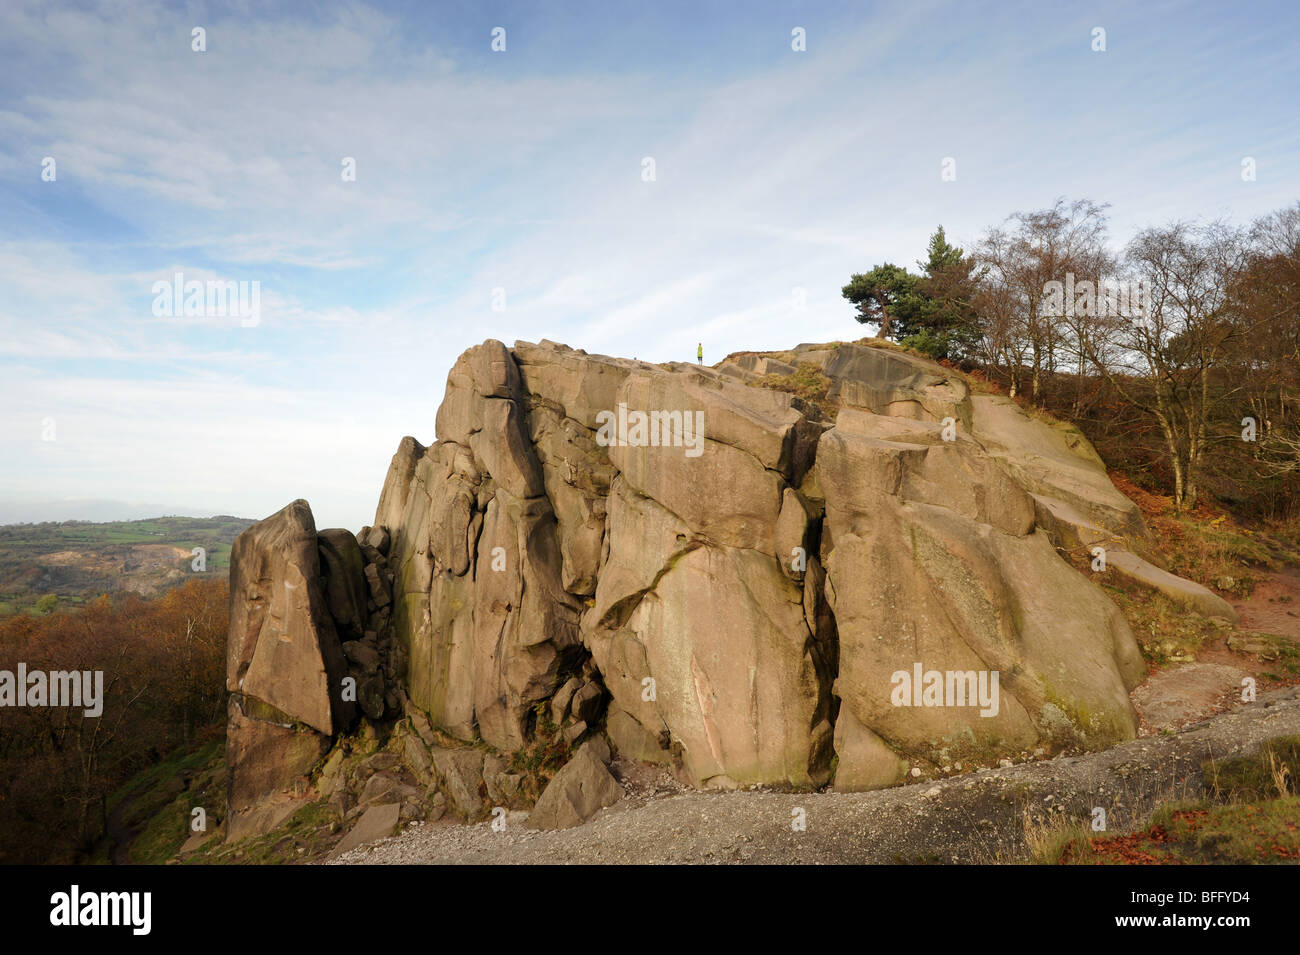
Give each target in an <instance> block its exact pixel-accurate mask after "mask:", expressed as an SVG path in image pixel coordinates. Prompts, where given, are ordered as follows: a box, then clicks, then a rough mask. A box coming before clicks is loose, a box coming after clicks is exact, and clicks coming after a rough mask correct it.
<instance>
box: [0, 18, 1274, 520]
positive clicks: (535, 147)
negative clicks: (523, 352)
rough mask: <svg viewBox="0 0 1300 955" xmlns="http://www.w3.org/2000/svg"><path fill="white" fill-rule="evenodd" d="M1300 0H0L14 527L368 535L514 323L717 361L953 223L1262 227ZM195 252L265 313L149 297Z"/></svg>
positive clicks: (841, 307)
mask: <svg viewBox="0 0 1300 955" xmlns="http://www.w3.org/2000/svg"><path fill="white" fill-rule="evenodd" d="M624 8H625V9H624ZM1298 10H1300V8H1298V7H1297V5H1295V4H1294V3H1250V2H1246V3H1238V4H1226V3H1225V4H1185V3H1159V2H1157V3H1150V4H1143V5H1141V6H1137V5H1128V4H1115V5H1111V4H1104V3H1102V4H1094V3H1086V4H1085V3H1068V4H1066V3H1060V4H1056V3H1052V4H1044V3H1027V4H977V3H969V2H966V3H954V4H940V3H930V4H927V3H916V2H905V3H898V4H889V3H885V4H865V3H783V4H780V3H762V2H758V3H746V4H736V3H723V2H703V3H680V4H674V3H656V4H626V5H625V4H610V3H608V2H604V3H590V4H586V3H539V2H537V0H529V2H526V3H491V2H481V0H474V2H450V3H436V4H435V3H428V4H423V3H401V4H382V3H376V4H362V3H355V4H345V5H336V4H323V3H322V4H310V3H294V4H281V5H277V4H273V3H271V4H266V3H255V4H253V3H250V4H247V5H240V4H212V5H207V4H151V3H147V2H132V3H107V2H106V3H78V4H67V5H63V4H57V3H26V2H23V0H18V2H13V0H9V2H6V3H5V4H3V5H2V6H0V64H3V65H0V407H2V408H3V409H4V410H3V413H2V414H0V447H3V448H4V449H5V452H4V457H3V458H0V521H15V520H35V519H56V518H72V517H82V516H88V515H90V514H94V515H97V516H98V515H106V514H108V512H109V511H111V512H112V516H127V514H128V513H130V514H136V515H137V516H148V515H150V514H153V513H157V512H158V511H159V510H169V511H184V512H187V513H196V514H210V513H218V512H222V513H236V514H240V515H244V516H248V517H263V516H265V515H267V514H269V513H271V512H272V511H274V510H277V509H278V508H279V507H281V506H283V505H284V504H285V503H287V502H288V501H290V500H292V499H294V498H296V497H305V498H307V499H308V500H309V501H311V503H312V505H313V509H314V510H315V512H316V517H317V523H318V525H319V526H321V527H325V526H347V527H352V528H353V529H356V528H358V527H360V526H361V525H362V524H365V523H368V522H369V521H370V520H371V519H372V517H373V514H374V506H375V502H376V501H377V499H378V496H379V489H380V485H381V482H382V480H383V476H384V473H385V471H386V469H387V465H388V460H389V458H390V456H391V454H392V452H393V450H394V449H395V448H396V447H397V444H398V441H399V440H400V438H401V437H402V436H403V435H405V434H412V435H414V436H416V437H417V438H419V439H420V440H421V441H425V442H427V441H431V440H432V439H433V421H434V413H435V411H436V409H437V405H438V403H439V401H440V399H441V397H442V391H443V385H444V382H445V379H446V374H447V370H448V369H449V368H450V366H451V364H452V363H453V362H454V360H455V358H456V356H457V355H458V354H459V353H460V352H461V351H463V350H464V349H465V348H467V347H469V346H470V345H473V344H476V343H478V342H480V341H482V340H484V339H486V338H499V339H502V340H504V341H506V342H507V343H511V342H513V341H515V340H516V339H523V340H529V341H536V340H539V339H542V338H550V339H552V340H556V341H562V342H565V343H567V344H570V345H572V346H574V347H578V348H585V349H587V350H588V351H593V352H602V353H606V354H618V355H626V356H635V357H639V358H643V359H649V360H654V361H664V360H670V359H689V358H693V357H694V351H695V344H696V342H697V341H700V340H703V342H704V346H705V357H706V360H707V361H709V362H713V361H716V360H717V359H719V358H721V357H722V356H723V355H724V354H726V353H727V352H730V351H734V350H739V349H751V348H783V347H789V346H791V345H794V344H796V343H798V342H800V341H814V340H829V339H846V338H856V337H860V336H861V334H863V331H864V330H863V329H862V327H861V326H859V325H857V324H856V323H855V322H854V321H853V314H854V313H853V309H852V307H851V306H850V305H849V304H848V303H847V302H845V301H844V300H843V299H842V298H841V297H840V288H841V286H842V285H844V284H845V282H847V280H848V277H849V275H850V274H851V273H852V272H855V271H863V270H865V269H867V268H870V267H871V266H872V265H873V264H877V263H879V262H881V261H885V260H892V261H895V262H898V263H900V264H910V263H912V262H914V261H915V260H916V259H917V258H919V257H921V255H922V254H923V251H924V247H925V243H926V239H927V238H928V236H929V234H930V233H931V232H932V231H933V229H934V227H935V226H936V225H937V224H940V223H942V224H943V225H944V226H945V228H946V229H947V231H948V234H949V237H950V238H953V239H955V240H957V241H958V242H959V244H967V245H969V244H970V243H972V242H974V241H975V240H976V239H977V238H978V237H979V235H980V234H981V233H982V232H983V231H984V230H985V229H986V228H987V227H988V226H990V225H993V224H996V223H998V222H1000V221H1001V220H1003V219H1004V218H1005V217H1006V216H1007V215H1008V214H1009V213H1011V212H1013V211H1016V210H1024V209H1033V208H1039V207H1042V206H1045V205H1049V204H1051V202H1052V201H1053V200H1054V199H1055V198H1056V197H1058V196H1065V197H1067V198H1069V199H1074V198H1081V197H1087V198H1091V199H1094V200H1096V201H1099V202H1109V203H1110V204H1111V207H1112V208H1111V227H1112V228H1111V232H1112V237H1113V239H1114V241H1115V242H1116V244H1120V243H1122V242H1123V241H1124V240H1126V239H1127V238H1128V237H1129V236H1130V235H1131V234H1132V232H1133V231H1134V230H1135V229H1137V228H1139V227H1141V226H1143V225H1148V224H1157V223H1161V222H1165V221H1167V220H1169V219H1173V218H1192V217H1196V216H1201V217H1218V216H1225V217H1228V218H1230V219H1231V220H1233V221H1235V222H1239V223H1245V222H1248V221H1249V220H1250V219H1251V218H1253V217H1255V216H1257V215H1259V214H1262V213H1265V212H1268V211H1271V210H1273V209H1276V208H1279V207H1282V206H1285V205H1289V204H1291V203H1294V202H1295V201H1296V199H1297V198H1298V197H1300V159H1298V158H1297V157H1300V124H1297V123H1296V103H1297V102H1300V66H1298V65H1297V62H1296V56H1295V50H1296V46H1295V39H1294V38H1295V37H1296V36H1297V35H1300V12H1297V11H1298ZM195 27H202V28H203V29H204V30H205V31H206V41H207V49H206V51H205V52H201V53H200V52H194V51H193V50H192V49H191V31H192V30H193V29H194V28H195ZM494 27H503V28H504V29H505V31H506V49H505V51H504V52H494V51H493V50H492V49H491V46H490V45H491V41H492V36H491V34H492V30H493V28H494ZM796 27H802V28H803V29H804V30H805V32H806V37H807V41H806V42H807V49H806V51H804V52H796V51H794V50H792V49H791V31H792V30H793V29H794V28H796ZM1094 27H1102V28H1104V29H1105V31H1106V50H1105V52H1094V51H1093V50H1092V48H1091V46H1092V31H1093V28H1094ZM1247 156H1249V157H1253V158H1254V160H1255V162H1256V167H1257V179H1256V180H1255V181H1253V182H1243V181H1242V177H1241V161H1242V159H1243V157H1247ZM45 157H53V158H54V160H55V163H56V167H55V168H56V178H55V179H54V181H44V180H43V179H42V175H41V173H42V162H43V160H44V158H45ZM344 157H353V158H354V159H355V160H356V180H355V181H353V182H345V181H343V179H342V176H341V174H340V172H341V164H342V160H343V158H344ZM644 157H653V158H654V160H655V176H656V177H655V180H654V181H653V182H647V181H644V180H643V178H642V160H643V158H644ZM945 157H951V158H953V159H954V160H955V162H956V173H957V177H956V180H955V181H948V182H945V181H943V180H942V179H941V176H940V169H941V163H942V161H943V159H944V158H945ZM176 272H181V273H183V274H184V276H185V277H186V279H197V280H200V281H205V280H209V279H213V280H223V281H226V280H230V281H249V282H252V281H256V282H258V283H259V284H260V305H261V307H260V314H259V321H258V323H257V324H256V325H255V326H253V327H245V326H244V325H243V324H242V323H241V322H240V321H239V319H238V318H232V317H223V316H207V317H197V316H192V317H184V316H179V317H174V316H156V315H154V314H153V309H152V303H153V298H154V296H153V291H152V288H153V284H154V282H156V281H159V280H167V279H170V278H171V276H172V275H174V274H175V273H176ZM796 288H801V289H804V290H805V296H806V307H805V308H803V309H802V310H799V309H796V307H795V296H794V294H793V290H794V289H796ZM494 289H502V290H504V296H505V308H504V310H499V311H498V310H494V309H493V290H494ZM106 501H111V502H125V503H124V505H114V506H113V507H112V508H109V507H108V506H107V505H104V504H102V502H106Z"/></svg>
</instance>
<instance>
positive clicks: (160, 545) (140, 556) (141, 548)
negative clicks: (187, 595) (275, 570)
mask: <svg viewBox="0 0 1300 955" xmlns="http://www.w3.org/2000/svg"><path fill="white" fill-rule="evenodd" d="M253 523H254V521H252V520H249V519H247V518H242V517H229V516H220V517H205V518H199V517H155V518H151V519H149V520H143V521H113V522H110V523H102V524H101V523H91V522H88V521H62V522H58V523H52V522H51V523H43V524H7V525H3V526H0V615H4V614H12V613H28V612H32V611H33V610H34V609H35V608H36V605H37V602H38V601H40V600H41V598H42V597H46V596H47V595H54V596H56V597H57V598H58V603H59V605H64V606H66V605H69V604H80V603H84V602H85V601H87V600H91V599H94V598H95V597H97V596H98V595H100V594H102V593H108V592H111V591H116V590H131V591H135V592H136V593H140V594H144V595H154V594H158V593H161V592H163V591H165V590H167V589H169V588H171V587H173V586H175V585H176V584H179V583H181V582H183V581H184V580H186V579H187V578H189V577H193V576H196V575H197V572H196V571H195V570H193V562H194V559H195V557H194V548H196V547H202V548H203V549H204V551H205V557H206V561H207V569H206V573H207V574H225V573H226V572H227V571H228V570H229V567H230V546H231V544H232V543H234V540H235V538H236V537H238V536H239V534H240V533H241V532H242V531H243V530H244V528H246V527H248V526H249V525H250V524H253ZM44 603H45V604H49V603H50V601H48V600H47V601H44ZM42 609H43V608H42Z"/></svg>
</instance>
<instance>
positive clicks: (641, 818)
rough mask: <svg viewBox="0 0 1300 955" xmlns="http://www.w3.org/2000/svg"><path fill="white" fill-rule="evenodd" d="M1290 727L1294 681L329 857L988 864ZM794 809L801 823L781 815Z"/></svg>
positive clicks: (1145, 799)
mask: <svg viewBox="0 0 1300 955" xmlns="http://www.w3.org/2000/svg"><path fill="white" fill-rule="evenodd" d="M1296 733H1300V687H1287V688H1285V689H1281V690H1276V691H1272V692H1268V693H1264V694H1261V697H1260V700H1259V702H1257V703H1253V704H1250V705H1243V706H1239V707H1237V708H1235V709H1233V710H1232V711H1231V712H1228V713H1225V714H1223V715H1220V716H1216V717H1214V718H1212V719H1210V720H1207V721H1205V722H1203V723H1199V724H1197V725H1195V726H1192V727H1189V728H1188V729H1187V730H1185V731H1184V732H1181V733H1178V734H1176V735H1170V736H1150V737H1146V738H1143V739H1137V740H1133V741H1132V742H1129V743H1124V744H1122V745H1120V746H1117V747H1115V748H1113V749H1110V750H1106V751H1105V752H1102V753H1094V754H1090V755H1087V756H1078V757H1068V758H1058V759H1052V760H1047V761H1043V762H1030V763H1024V764H1021V765H1018V766H1012V767H1010V768H1006V769H997V770H980V771H979V772H976V773H972V774H970V775H966V776H958V777H954V778H950V779H945V780H940V781H935V782H922V783H919V784H914V785H908V786H902V787H898V788H894V789H885V790H879V791H876V792H869V793H777V792H771V791H741V792H731V793H689V794H685V795H668V796H649V797H637V798H628V799H625V800H623V801H622V802H621V803H619V804H617V805H615V806H613V807H611V808H609V809H606V810H603V811H602V812H600V813H598V814H597V815H596V816H595V817H594V818H593V819H591V820H590V821H589V822H587V823H586V824H585V825H582V826H579V827H577V828H575V829H567V830H561V831H558V832H534V831H532V830H529V829H526V828H523V827H522V826H521V825H519V823H518V820H517V819H511V820H510V821H509V822H508V823H507V826H506V828H505V830H504V831H502V832H494V831H493V830H492V828H491V825H490V824H489V823H480V824H479V825H475V826H464V825H448V824H440V825H424V826H420V825H416V826H410V827H408V828H407V829H406V830H405V831H404V832H402V833H400V834H399V835H397V836H395V837H393V838H392V839H386V840H384V841H383V842H380V843H376V844H374V845H371V846H366V847H362V848H359V849H356V850H353V851H352V852H349V853H346V854H344V855H342V856H340V857H338V858H337V859H336V860H333V864H403V863H453V864H454V863H471V864H473V863H506V864H509V863H634V864H635V863H684V862H699V863H745V862H750V863H767V864H790V863H813V864H815V863H892V862H960V863H971V862H976V863H978V862H992V861H1009V860H1013V859H1016V858H1020V857H1023V855H1024V854H1025V852H1026V848H1025V837H1024V820H1025V817H1026V815H1029V816H1032V817H1035V818H1038V819H1042V818H1046V817H1048V816H1052V815H1057V816H1067V817H1070V818H1073V819H1084V818H1088V816H1089V814H1090V812H1091V810H1092V808H1093V807H1096V806H1101V807H1102V808H1104V809H1105V810H1106V813H1107V816H1108V820H1109V827H1108V828H1109V829H1110V830H1112V831H1113V830H1115V829H1116V828H1118V827H1120V826H1123V825H1125V824H1126V823H1128V822H1131V821H1136V820H1138V819H1141V818H1142V817H1143V816H1144V815H1145V813H1146V812H1147V811H1148V810H1149V809H1150V807H1151V806H1153V805H1155V804H1157V803H1159V802H1164V801H1167V800H1169V799H1174V798H1181V797H1184V796H1187V797H1195V796H1197V795H1200V794H1201V792H1202V787H1203V785H1204V780H1203V774H1202V770H1201V764H1202V762H1203V761H1204V760H1206V759H1208V758H1211V757H1213V758H1216V759H1219V758H1224V757H1228V756H1233V755H1241V754H1243V753H1246V752H1250V751H1253V750H1254V749H1256V748H1257V747H1258V746H1259V744H1260V743H1261V742H1262V741H1264V740H1266V739H1270V738H1272V737H1275V736H1282V735H1290V734H1296ZM797 810H802V811H803V813H804V816H805V818H806V823H807V828H806V830H805V831H795V829H794V828H793V827H792V820H793V819H794V818H795V816H796V815H797V813H796V811H797Z"/></svg>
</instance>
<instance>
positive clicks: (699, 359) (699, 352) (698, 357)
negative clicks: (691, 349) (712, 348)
mask: <svg viewBox="0 0 1300 955" xmlns="http://www.w3.org/2000/svg"><path fill="white" fill-rule="evenodd" d="M695 361H696V364H700V365H703V364H704V342H700V343H699V344H698V345H697V346H695Z"/></svg>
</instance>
